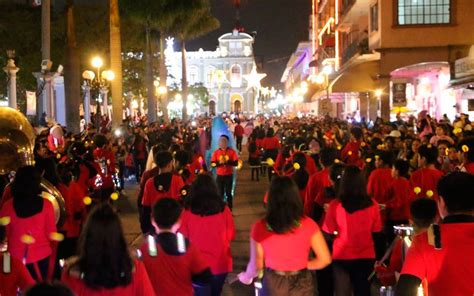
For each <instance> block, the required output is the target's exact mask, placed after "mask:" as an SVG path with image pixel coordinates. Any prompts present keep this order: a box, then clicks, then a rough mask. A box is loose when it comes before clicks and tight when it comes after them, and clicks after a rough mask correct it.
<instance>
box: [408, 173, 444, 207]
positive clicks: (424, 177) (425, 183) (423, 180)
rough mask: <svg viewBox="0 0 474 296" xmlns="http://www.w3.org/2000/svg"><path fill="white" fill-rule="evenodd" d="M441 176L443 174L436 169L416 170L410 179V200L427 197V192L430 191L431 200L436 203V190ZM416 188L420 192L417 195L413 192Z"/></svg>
mask: <svg viewBox="0 0 474 296" xmlns="http://www.w3.org/2000/svg"><path fill="white" fill-rule="evenodd" d="M442 176H443V172H442V171H439V170H437V169H429V168H421V169H418V170H416V171H415V172H414V173H413V174H412V175H411V178H410V185H411V192H410V194H411V198H412V199H415V198H417V197H428V194H427V193H428V191H432V192H433V196H432V198H434V199H435V200H436V201H438V191H437V190H436V188H437V185H438V181H439V179H441V177H442ZM417 187H419V188H420V190H421V191H420V193H418V194H417V193H416V192H415V188H417Z"/></svg>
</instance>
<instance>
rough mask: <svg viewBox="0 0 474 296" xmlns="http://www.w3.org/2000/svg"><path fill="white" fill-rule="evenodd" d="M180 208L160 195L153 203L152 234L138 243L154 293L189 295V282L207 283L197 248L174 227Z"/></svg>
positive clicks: (205, 265)
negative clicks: (153, 230) (142, 243)
mask: <svg viewBox="0 0 474 296" xmlns="http://www.w3.org/2000/svg"><path fill="white" fill-rule="evenodd" d="M181 213H182V209H181V206H180V205H179V203H178V202H177V201H176V200H174V199H171V198H163V199H160V200H159V201H158V202H156V203H155V205H154V207H153V226H154V227H155V229H156V233H157V234H156V235H150V236H148V241H147V242H146V243H145V244H144V245H143V246H142V247H141V253H142V254H143V262H144V264H145V268H146V270H147V271H148V274H149V276H150V279H151V282H152V285H153V289H154V291H155V293H156V295H183V296H192V295H193V283H194V284H196V285H199V286H202V287H204V286H206V285H208V284H209V282H210V280H211V277H212V274H211V271H210V268H209V264H208V263H207V262H206V260H204V258H203V257H202V255H201V252H200V251H199V250H198V249H197V248H196V247H195V246H194V245H193V244H190V243H189V242H188V241H187V240H186V239H185V238H184V236H183V235H182V234H181V233H178V232H177V231H178V229H179V228H180V226H181Z"/></svg>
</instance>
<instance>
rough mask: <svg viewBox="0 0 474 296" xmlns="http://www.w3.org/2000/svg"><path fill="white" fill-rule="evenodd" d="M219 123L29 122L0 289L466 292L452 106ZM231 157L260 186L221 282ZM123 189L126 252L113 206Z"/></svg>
mask: <svg viewBox="0 0 474 296" xmlns="http://www.w3.org/2000/svg"><path fill="white" fill-rule="evenodd" d="M223 117H224V118H223V120H225V122H226V123H227V125H228V128H229V130H230V131H231V132H229V133H222V134H217V135H216V132H215V131H213V127H214V126H213V124H212V119H211V118H196V119H194V120H192V121H187V122H182V121H179V120H173V121H171V122H170V123H150V124H149V123H148V122H147V121H146V118H145V117H143V118H137V119H134V120H126V121H124V124H123V125H122V126H120V127H118V128H116V129H114V130H111V129H110V128H109V126H108V125H107V124H105V125H103V124H100V125H98V128H97V129H94V127H93V126H88V127H87V128H84V130H83V131H82V132H81V134H78V135H74V134H71V133H67V132H66V131H65V130H64V129H63V128H61V127H60V126H57V125H55V126H51V127H49V128H45V129H42V130H41V129H40V130H38V136H37V139H36V144H35V148H34V157H35V164H34V166H24V167H21V168H20V169H18V170H17V171H16V173H15V174H14V176H13V175H5V176H3V177H2V184H3V185H2V189H3V195H2V199H1V201H0V244H1V245H2V246H3V251H2V256H3V258H2V262H3V272H0V295H18V293H22V292H23V293H24V294H25V295H43V294H41V291H49V292H48V293H50V294H44V295H221V294H222V289H223V286H224V284H225V281H226V279H229V282H231V283H232V282H235V281H237V280H239V281H240V282H241V283H243V284H251V283H255V286H256V288H257V289H258V291H259V293H261V294H262V295H354V296H358V295H363V296H367V295H381V294H380V293H389V292H390V289H392V290H393V291H394V292H396V293H397V294H396V295H419V294H417V293H419V291H423V293H424V294H423V295H472V294H473V293H474V284H473V281H472V279H473V278H474V268H473V267H472V266H474V256H472V255H470V254H471V253H472V249H473V248H474V224H472V222H474V218H473V215H474V199H473V198H472V194H470V193H469V188H474V187H473V186H474V176H473V174H474V131H473V130H472V128H473V125H472V124H471V122H470V121H469V118H468V116H467V115H465V114H462V115H460V116H459V117H458V118H456V119H455V120H454V122H451V121H450V120H449V119H448V118H446V117H443V118H442V119H441V120H439V121H438V120H435V119H433V118H431V117H430V116H429V115H427V114H426V113H425V112H421V113H420V114H419V115H418V118H415V117H410V118H409V119H407V120H402V119H401V117H400V116H398V117H397V120H396V121H394V122H384V121H383V120H381V119H377V120H376V121H375V122H370V123H367V122H352V121H342V120H337V119H332V118H329V117H325V118H315V117H295V118H283V117H267V118H266V117H264V116H258V117H257V118H255V119H248V118H244V117H243V116H238V115H237V116H232V117H229V116H223ZM213 142H214V143H216V144H215V145H212V143H213ZM234 142H235V145H234V144H233V143H234ZM245 149H247V150H248V153H247V152H246V151H245ZM247 154H248V158H247V159H242V158H243V155H247ZM242 160H245V162H246V165H248V166H249V168H250V169H251V174H252V180H255V181H257V182H263V181H261V180H260V178H259V177H260V176H266V177H268V180H269V181H270V185H269V188H268V190H267V193H266V194H264V196H262V206H263V207H265V215H264V217H263V218H261V219H259V220H258V221H256V222H255V223H254V224H253V225H248V227H249V228H250V258H249V263H248V265H247V268H246V269H245V270H244V271H242V272H240V273H238V271H237V273H238V276H237V277H236V278H235V279H234V278H232V277H231V276H230V275H229V274H230V273H231V272H233V269H232V268H233V260H232V259H233V255H232V252H231V242H232V241H233V240H234V238H235V226H234V217H233V214H232V210H233V206H234V202H233V201H234V195H235V186H239V183H238V182H237V183H235V175H236V171H237V169H238V168H240V167H241V166H242ZM254 177H256V178H254ZM45 181H46V182H47V183H48V184H50V185H52V186H54V187H55V188H57V190H59V192H60V193H61V195H62V197H63V198H64V203H65V213H64V214H63V215H62V216H63V217H62V219H59V220H62V221H60V223H57V222H58V218H57V213H56V212H55V208H54V207H53V205H52V204H51V203H50V202H49V201H48V200H47V199H43V198H42V197H41V195H40V193H41V191H42V186H44V182H45ZM126 181H127V182H126ZM130 182H136V183H138V184H139V191H138V192H137V197H138V198H137V207H138V215H137V219H139V221H140V227H141V231H142V233H143V238H144V242H143V245H142V246H141V247H140V248H139V249H137V250H131V248H130V247H129V246H128V245H127V242H126V240H125V237H124V233H123V226H122V225H121V222H120V213H118V210H117V209H116V206H115V203H116V200H117V199H118V198H119V196H120V192H121V191H122V189H123V188H124V186H126V184H130ZM235 198H236V199H238V198H239V196H235ZM35 282H36V283H37V284H36V285H34V284H35ZM52 291H56V292H52ZM381 291H384V292H381ZM386 295H390V294H386Z"/></svg>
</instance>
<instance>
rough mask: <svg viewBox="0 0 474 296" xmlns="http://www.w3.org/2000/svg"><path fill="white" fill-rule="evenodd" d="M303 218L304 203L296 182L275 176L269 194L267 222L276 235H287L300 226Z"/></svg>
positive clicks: (288, 178)
mask: <svg viewBox="0 0 474 296" xmlns="http://www.w3.org/2000/svg"><path fill="white" fill-rule="evenodd" d="M301 218H303V202H302V200H301V197H300V195H299V192H298V188H297V187H296V184H295V182H293V180H292V179H291V178H290V177H286V176H274V177H273V178H272V182H271V184H270V190H269V192H268V208H267V214H266V216H265V220H266V222H267V224H268V226H269V228H270V229H271V230H272V231H274V232H276V233H280V234H281V233H286V232H288V231H291V230H292V229H294V228H295V227H297V226H298V223H299V222H300V220H301Z"/></svg>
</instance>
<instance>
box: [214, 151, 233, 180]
mask: <svg viewBox="0 0 474 296" xmlns="http://www.w3.org/2000/svg"><path fill="white" fill-rule="evenodd" d="M238 160H239V157H238V156H237V153H236V152H235V151H234V149H232V148H227V149H226V150H222V149H220V148H219V149H217V150H216V151H214V153H213V154H212V157H211V162H212V163H216V164H217V175H219V176H228V175H233V174H234V167H235V166H236V165H235V166H233V165H228V164H226V163H228V162H230V161H231V162H237V161H238Z"/></svg>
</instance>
